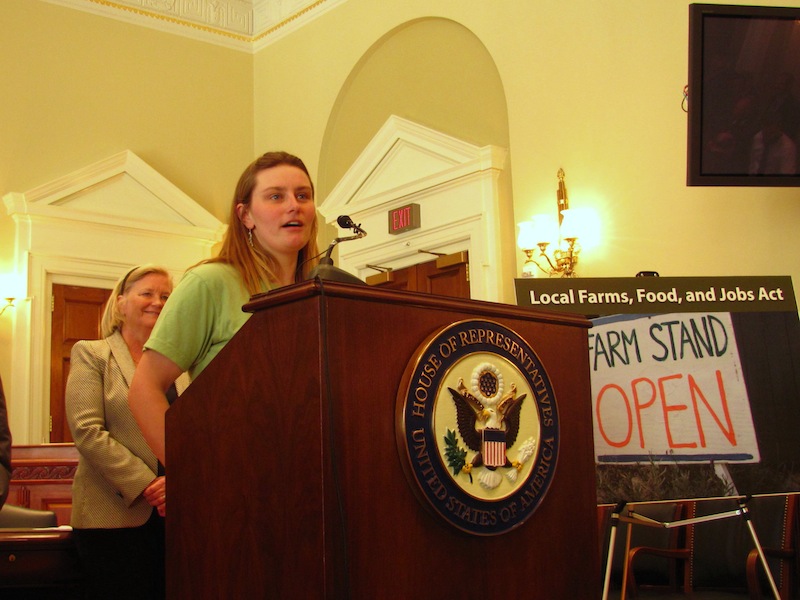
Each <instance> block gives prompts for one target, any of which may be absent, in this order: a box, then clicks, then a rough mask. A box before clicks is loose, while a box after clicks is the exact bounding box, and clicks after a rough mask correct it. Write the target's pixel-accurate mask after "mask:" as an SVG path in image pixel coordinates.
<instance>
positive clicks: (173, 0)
mask: <svg viewBox="0 0 800 600" xmlns="http://www.w3.org/2000/svg"><path fill="white" fill-rule="evenodd" d="M45 1H46V2H50V3H51V4H59V5H62V6H68V7H70V8H75V9H78V10H83V11H85V12H90V13H94V14H99V15H103V16H106V17H110V18H113V19H117V20H121V21H127V22H130V23H134V24H137V25H141V26H143V27H150V28H152V29H159V30H162V31H168V32H170V33H174V34H177V35H183V36H186V37H191V38H195V39H200V40H203V41H206V42H209V43H212V44H217V45H222V46H227V47H231V48H235V49H238V50H243V51H246V52H253V51H255V50H258V49H259V48H261V47H263V46H265V45H267V44H270V43H272V42H273V41H275V40H277V39H279V38H280V37H283V36H284V35H286V34H288V33H290V32H292V31H296V30H297V29H299V28H300V27H302V26H303V25H305V24H306V23H308V22H309V21H310V20H312V19H315V18H317V17H318V16H320V15H321V14H323V13H325V12H326V11H328V10H331V9H332V8H334V7H335V6H337V5H339V4H341V3H343V2H345V1H346V0H45Z"/></svg>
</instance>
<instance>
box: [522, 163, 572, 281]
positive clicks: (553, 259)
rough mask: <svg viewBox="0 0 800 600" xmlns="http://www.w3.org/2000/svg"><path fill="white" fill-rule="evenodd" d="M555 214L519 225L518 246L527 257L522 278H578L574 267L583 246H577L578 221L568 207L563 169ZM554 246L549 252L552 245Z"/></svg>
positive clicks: (559, 174)
mask: <svg viewBox="0 0 800 600" xmlns="http://www.w3.org/2000/svg"><path fill="white" fill-rule="evenodd" d="M557 176H558V190H557V192H556V202H557V204H558V206H557V212H556V215H555V216H553V215H552V214H540V215H534V216H533V218H532V219H531V220H530V221H523V222H521V223H519V236H518V237H517V246H519V248H520V250H522V252H523V253H524V254H525V264H524V265H523V266H522V276H523V277H536V276H537V273H543V274H546V275H547V276H548V277H553V276H559V277H576V276H577V274H576V273H575V267H576V266H577V264H578V256H579V254H580V252H581V246H580V244H579V243H578V223H577V222H576V221H577V220H578V219H577V217H576V215H575V214H574V210H571V209H570V207H569V197H568V196H567V186H566V183H564V177H565V175H564V169H559V170H558V174H557ZM551 245H552V246H555V247H554V248H553V249H552V250H549V248H550V246H551Z"/></svg>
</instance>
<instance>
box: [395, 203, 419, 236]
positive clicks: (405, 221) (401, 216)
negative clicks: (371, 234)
mask: <svg viewBox="0 0 800 600" xmlns="http://www.w3.org/2000/svg"><path fill="white" fill-rule="evenodd" d="M421 225H422V224H421V223H420V218H419V204H406V205H405V206H401V207H400V208H393V209H392V210H390V211H389V233H390V234H391V235H396V234H398V233H403V232H404V231H410V230H412V229H419V228H420V227H421Z"/></svg>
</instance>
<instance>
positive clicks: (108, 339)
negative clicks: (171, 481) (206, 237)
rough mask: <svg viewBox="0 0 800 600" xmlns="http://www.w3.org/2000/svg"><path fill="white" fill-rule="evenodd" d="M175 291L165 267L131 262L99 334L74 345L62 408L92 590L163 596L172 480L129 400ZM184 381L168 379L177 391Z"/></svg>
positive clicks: (99, 594)
mask: <svg viewBox="0 0 800 600" xmlns="http://www.w3.org/2000/svg"><path fill="white" fill-rule="evenodd" d="M171 292H172V279H171V277H170V275H169V273H168V272H167V271H166V270H165V269H164V268H162V267H157V266H152V265H145V266H139V267H135V268H133V269H132V270H131V271H129V272H128V273H127V274H126V275H125V276H124V277H123V278H122V279H121V280H120V281H118V282H117V284H116V286H115V287H114V290H113V291H112V293H111V296H110V297H109V299H108V302H107V303H106V307H105V311H104V313H103V320H102V323H101V334H102V336H103V337H102V339H100V340H91V341H79V342H77V343H76V344H75V345H74V346H73V348H72V355H71V360H70V373H69V378H68V379H67V388H66V413H67V421H68V423H69V427H70V430H71V431H72V437H73V439H74V440H75V446H76V447H77V449H78V451H79V452H80V458H79V461H78V469H77V471H76V473H75V480H74V482H73V486H72V518H71V525H72V527H73V529H74V537H75V541H76V545H77V547H78V552H79V555H80V557H81V561H82V563H83V567H84V572H85V575H86V585H87V595H86V597H87V598H104V599H105V598H115V599H121V598H130V599H137V600H144V599H149V598H163V597H164V522H163V521H164V519H163V514H164V511H165V509H166V480H165V478H164V476H163V475H160V474H159V465H158V460H157V459H156V456H155V454H153V452H152V450H150V447H149V446H148V445H147V442H146V441H145V439H144V437H143V436H142V433H141V431H140V430H139V427H138V426H137V424H136V421H135V419H134V418H133V415H132V414H131V411H130V408H129V407H128V388H129V385H130V382H131V381H132V379H133V373H134V370H135V368H136V364H137V363H138V362H139V359H140V358H141V356H142V351H143V347H144V344H145V342H146V341H147V338H148V337H149V336H150V332H151V330H152V329H153V326H154V325H155V324H156V320H157V319H158V316H159V314H160V313H161V309H162V308H163V306H164V303H165V302H166V300H167V298H168V297H169V295H170V293H171ZM176 379H177V376H176ZM182 379H183V378H182ZM184 387H185V383H184V382H183V381H181V382H180V383H178V384H177V385H175V386H171V388H172V390H171V395H172V396H177V393H178V392H179V391H182V388H184Z"/></svg>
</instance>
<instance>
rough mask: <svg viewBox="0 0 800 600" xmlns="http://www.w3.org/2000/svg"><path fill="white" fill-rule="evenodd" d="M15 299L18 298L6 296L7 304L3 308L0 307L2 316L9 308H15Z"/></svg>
mask: <svg viewBox="0 0 800 600" xmlns="http://www.w3.org/2000/svg"><path fill="white" fill-rule="evenodd" d="M14 300H16V298H6V305H5V306H4V307H3V308H2V309H0V316H2V315H3V313H4V312H6V309H7V308H14Z"/></svg>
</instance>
